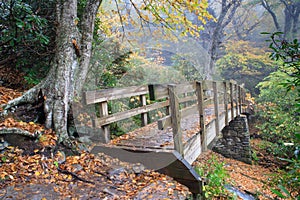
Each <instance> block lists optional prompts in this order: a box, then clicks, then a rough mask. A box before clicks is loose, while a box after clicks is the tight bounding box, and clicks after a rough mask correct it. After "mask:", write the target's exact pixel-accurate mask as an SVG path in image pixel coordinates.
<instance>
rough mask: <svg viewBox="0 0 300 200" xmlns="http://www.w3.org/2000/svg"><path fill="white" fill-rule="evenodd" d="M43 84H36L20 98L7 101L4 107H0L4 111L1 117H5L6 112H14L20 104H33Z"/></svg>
mask: <svg viewBox="0 0 300 200" xmlns="http://www.w3.org/2000/svg"><path fill="white" fill-rule="evenodd" d="M42 86H43V84H42V83H41V84H38V85H36V86H35V87H33V88H31V89H30V90H28V91H27V92H25V93H24V94H23V95H22V96H20V97H18V98H15V99H13V100H11V101H9V102H8V103H7V104H6V105H1V107H2V108H3V109H4V111H3V115H6V114H7V113H8V111H12V112H13V111H14V110H15V108H16V107H17V106H19V105H22V104H33V103H35V102H36V101H37V98H38V94H39V91H40V90H41V88H42Z"/></svg>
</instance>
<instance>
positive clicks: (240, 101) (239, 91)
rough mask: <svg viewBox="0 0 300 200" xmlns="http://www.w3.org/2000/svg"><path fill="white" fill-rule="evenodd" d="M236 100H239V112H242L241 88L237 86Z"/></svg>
mask: <svg viewBox="0 0 300 200" xmlns="http://www.w3.org/2000/svg"><path fill="white" fill-rule="evenodd" d="M238 102H239V113H240V114H241V113H242V88H241V86H238Z"/></svg>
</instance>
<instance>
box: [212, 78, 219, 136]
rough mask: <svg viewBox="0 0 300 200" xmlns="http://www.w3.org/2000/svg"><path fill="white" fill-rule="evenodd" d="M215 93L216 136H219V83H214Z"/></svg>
mask: <svg viewBox="0 0 300 200" xmlns="http://www.w3.org/2000/svg"><path fill="white" fill-rule="evenodd" d="M213 91H214V108H215V109H214V110H215V116H216V123H215V124H216V135H217V136H218V135H219V134H220V126H219V100H218V89H217V83H216V82H215V81H214V82H213Z"/></svg>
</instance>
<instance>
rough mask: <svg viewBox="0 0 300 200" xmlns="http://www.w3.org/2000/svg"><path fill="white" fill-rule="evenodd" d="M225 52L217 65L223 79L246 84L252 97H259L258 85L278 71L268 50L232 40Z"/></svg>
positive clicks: (227, 44)
mask: <svg viewBox="0 0 300 200" xmlns="http://www.w3.org/2000/svg"><path fill="white" fill-rule="evenodd" d="M225 52H226V54H225V56H223V57H222V58H220V59H219V60H218V61H217V63H216V67H217V69H218V70H219V73H220V75H221V77H222V78H224V79H225V80H228V79H234V80H236V81H237V82H238V83H239V84H243V83H244V84H245V88H247V89H248V90H249V91H250V92H251V94H252V95H258V93H259V91H258V89H257V88H256V85H257V84H258V83H259V82H261V81H262V80H263V79H264V78H265V77H267V76H268V75H269V74H270V73H271V72H273V71H275V70H276V68H275V67H274V65H275V63H274V62H273V61H272V60H271V59H270V58H269V56H268V54H267V49H263V48H257V47H253V44H251V43H250V42H247V41H243V40H240V41H235V40H231V41H229V42H228V43H226V45H225Z"/></svg>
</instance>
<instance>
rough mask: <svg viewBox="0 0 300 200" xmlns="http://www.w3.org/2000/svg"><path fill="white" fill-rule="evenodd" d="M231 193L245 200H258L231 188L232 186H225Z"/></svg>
mask: <svg viewBox="0 0 300 200" xmlns="http://www.w3.org/2000/svg"><path fill="white" fill-rule="evenodd" d="M224 187H225V188H226V189H227V190H228V191H229V192H231V193H233V194H236V195H237V196H238V197H240V198H242V199H244V200H256V198H255V197H254V196H252V195H249V194H246V193H244V192H241V191H240V190H238V189H237V188H235V187H233V186H231V185H225V186H224Z"/></svg>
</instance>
